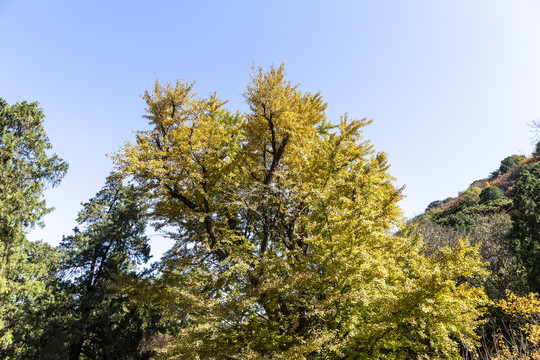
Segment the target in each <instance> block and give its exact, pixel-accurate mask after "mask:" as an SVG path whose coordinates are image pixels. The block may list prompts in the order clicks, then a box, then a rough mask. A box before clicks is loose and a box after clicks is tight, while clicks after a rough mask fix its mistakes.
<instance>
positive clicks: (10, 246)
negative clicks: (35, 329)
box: [0, 99, 67, 359]
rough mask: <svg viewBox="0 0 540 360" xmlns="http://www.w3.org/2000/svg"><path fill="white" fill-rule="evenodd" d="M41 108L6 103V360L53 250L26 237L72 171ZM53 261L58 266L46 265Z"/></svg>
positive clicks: (0, 319)
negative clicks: (50, 193)
mask: <svg viewBox="0 0 540 360" xmlns="http://www.w3.org/2000/svg"><path fill="white" fill-rule="evenodd" d="M43 118H44V115H43V112H42V110H41V109H39V108H38V104H37V103H27V102H19V103H16V104H15V105H12V106H9V105H8V104H7V102H6V101H5V100H3V99H0V358H3V359H10V358H11V356H14V355H13V354H15V353H16V351H17V350H18V349H16V348H15V347H14V344H13V342H14V334H13V332H14V330H15V329H17V328H18V327H20V326H21V325H22V324H20V323H19V319H20V315H21V311H23V309H24V308H25V307H27V306H32V304H33V303H34V301H36V299H37V298H39V297H40V296H42V295H43V293H44V291H46V289H45V282H44V279H46V278H47V277H48V271H49V269H48V265H50V266H51V267H52V268H54V266H53V263H54V262H55V261H56V260H53V259H52V258H54V256H53V255H51V254H49V255H51V256H52V258H51V257H49V255H47V253H48V248H47V247H46V246H41V245H40V244H37V243H31V242H29V241H27V240H26V237H25V235H26V232H27V231H28V229H30V228H32V227H33V226H35V225H39V224H40V223H39V221H40V219H41V217H42V216H43V215H45V214H46V213H48V212H49V211H50V209H48V208H47V206H46V204H45V200H43V191H44V190H45V189H46V188H47V187H48V186H55V185H57V184H58V183H59V182H60V180H61V179H62V177H63V176H64V174H65V172H66V170H67V164H66V163H65V162H63V161H62V160H61V159H60V158H59V157H58V156H56V155H54V154H53V155H51V154H49V150H50V149H51V147H52V146H51V144H50V142H49V139H48V138H47V135H46V133H45V131H44V129H43V125H42V120H43ZM45 259H51V261H52V263H50V262H48V261H45Z"/></svg>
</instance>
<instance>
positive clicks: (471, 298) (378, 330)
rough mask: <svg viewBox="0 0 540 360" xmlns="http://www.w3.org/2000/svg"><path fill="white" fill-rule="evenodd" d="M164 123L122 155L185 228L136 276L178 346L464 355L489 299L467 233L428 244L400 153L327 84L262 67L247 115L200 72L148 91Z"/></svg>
mask: <svg viewBox="0 0 540 360" xmlns="http://www.w3.org/2000/svg"><path fill="white" fill-rule="evenodd" d="M143 97H144V99H145V100H146V102H147V104H148V108H147V111H148V116H147V118H148V119H149V120H150V123H151V125H152V129H151V130H149V131H145V132H140V133H138V136H137V142H136V143H135V144H126V145H125V146H124V147H123V149H122V150H121V151H120V152H119V153H118V154H116V155H115V156H114V159H115V162H116V165H117V168H118V172H119V173H121V174H122V175H123V176H132V177H134V178H135V179H136V180H138V181H139V183H140V184H141V187H142V188H144V189H146V191H147V194H148V197H149V199H150V200H152V202H153V212H152V216H153V219H154V221H155V222H156V223H157V224H158V225H160V226H163V227H167V228H168V229H170V228H176V230H175V231H174V232H173V233H172V234H171V236H172V237H173V238H174V239H175V240H176V243H175V245H174V246H173V248H172V249H171V250H170V251H169V252H168V253H167V254H166V256H165V257H164V258H163V260H162V261H161V264H160V275H159V276H156V277H154V278H151V279H148V280H145V281H143V282H141V283H136V284H129V282H128V283H127V284H125V285H124V288H125V291H129V292H130V293H131V294H132V295H133V297H134V299H136V301H138V302H139V303H140V304H145V305H146V306H149V307H151V308H152V309H154V310H155V311H156V312H158V313H159V314H161V317H162V322H163V324H164V325H165V326H167V327H168V329H169V332H170V335H171V336H170V338H169V342H168V343H167V345H166V346H163V347H161V348H159V349H156V350H157V351H158V357H159V358H162V359H180V358H181V359H199V358H201V359H202V358H204V359H308V358H309V359H315V358H316V359H334V358H336V359H337V358H342V357H348V358H355V359H373V358H381V359H382V358H387V359H406V358H408V357H409V354H410V353H411V352H414V353H417V354H421V353H426V352H427V350H430V351H435V352H437V353H440V354H443V355H444V356H445V357H446V358H457V356H458V355H457V343H456V341H455V339H460V340H461V341H467V339H469V340H470V341H471V343H470V345H471V346H473V345H474V344H473V343H474V339H475V334H474V331H473V330H474V327H475V326H476V324H477V323H478V318H479V316H480V314H481V312H482V308H481V307H482V305H483V304H484V303H485V301H486V298H485V295H484V293H483V291H482V289H479V288H475V287H473V286H471V285H470V284H469V283H467V282H464V281H461V282H458V279H463V278H464V277H474V276H482V275H483V274H484V268H483V264H482V263H481V262H480V261H479V260H478V250H477V249H476V248H472V247H470V246H468V245H467V244H465V243H464V242H462V243H460V245H459V246H458V247H457V248H456V249H452V250H443V251H439V252H437V253H435V254H433V255H432V256H430V257H426V256H424V255H423V253H422V250H421V249H422V241H421V239H420V238H419V237H416V236H412V235H410V232H409V231H408V230H407V229H404V230H403V232H404V235H403V236H394V235H391V233H392V232H394V231H395V230H396V229H398V228H400V227H401V226H402V215H401V210H400V209H399V207H398V201H399V200H400V199H401V197H402V195H401V189H400V188H398V187H396V186H395V185H394V179H393V178H392V177H391V176H390V175H389V173H388V168H389V164H388V162H387V157H386V155H385V154H384V153H377V152H375V151H374V150H373V147H372V145H371V144H369V142H367V141H364V140H363V138H362V130H363V127H364V126H366V125H367V124H369V123H370V121H368V120H366V119H362V120H350V119H348V117H347V116H343V117H342V118H341V120H340V121H339V123H337V124H336V125H332V124H331V123H330V122H328V121H327V119H326V114H325V109H326V103H325V102H324V101H323V99H322V97H321V95H320V94H310V93H303V92H301V91H300V90H299V87H298V86H297V85H292V84H291V83H290V82H289V81H287V80H286V79H285V70H284V66H283V65H282V66H280V67H277V68H276V67H272V68H271V69H270V70H269V71H263V70H262V69H257V70H255V71H254V73H253V74H252V79H251V83H250V84H249V85H248V87H247V90H246V92H245V94H244V97H245V100H246V103H247V104H248V106H249V109H250V110H249V112H247V113H246V114H239V113H234V114H233V113H231V112H230V111H228V110H226V109H224V108H223V106H224V104H225V103H224V102H223V101H221V100H219V99H218V98H217V96H216V95H215V94H214V95H212V96H210V97H209V98H206V99H197V98H196V97H195V94H194V93H193V92H192V84H189V83H186V82H182V81H179V82H178V83H177V84H176V85H175V86H173V85H170V84H165V85H160V84H158V83H156V86H155V89H154V91H153V92H151V93H149V92H147V93H145V95H144V96H143Z"/></svg>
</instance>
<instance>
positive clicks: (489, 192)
mask: <svg viewBox="0 0 540 360" xmlns="http://www.w3.org/2000/svg"><path fill="white" fill-rule="evenodd" d="M503 196H504V195H503V191H502V190H501V189H499V188H498V187H497V186H489V187H487V188H485V189H484V190H482V192H481V193H480V204H485V203H488V202H491V201H493V200H497V199H499V198H501V197H503Z"/></svg>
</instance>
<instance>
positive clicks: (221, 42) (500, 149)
mask: <svg viewBox="0 0 540 360" xmlns="http://www.w3.org/2000/svg"><path fill="white" fill-rule="evenodd" d="M539 4H540V3H539V2H537V1H526V0H511V1H508V0H447V1H443V0H441V1H433V0H408V1H403V0H393V1H385V0H372V1H367V0H366V1H363V0H355V1H339V0H334V1H316V0H309V1H294V0H288V1H254V0H252V1H232V0H231V1H217V0H216V1H204V0H199V1H134V0H131V1H101V0H97V1H67V0H66V1H55V0H51V1H38V0H27V1H15V0H12V1H10V0H7V1H6V0H0V39H1V43H0V49H1V50H0V97H2V98H4V99H6V100H7V101H8V103H10V104H12V103H14V102H16V101H20V100H27V101H38V102H39V103H40V104H41V107H42V108H43V109H44V111H45V114H46V119H45V123H44V126H45V129H46V131H47V133H48V135H49V138H50V140H51V142H52V144H53V147H54V151H55V152H56V153H57V154H58V155H59V156H60V157H62V158H63V159H65V160H66V161H67V162H69V165H70V169H69V172H68V174H67V176H66V177H65V179H64V181H63V182H62V184H61V185H60V186H59V187H58V188H56V189H53V190H50V191H48V192H47V194H46V197H47V201H48V204H49V205H51V206H54V207H55V208H56V210H55V211H54V212H53V213H51V214H50V215H47V216H46V217H45V218H44V221H45V224H46V226H45V227H44V228H43V229H38V230H35V231H33V232H31V233H30V235H29V236H30V238H31V239H44V240H45V241H48V242H50V243H53V244H57V243H58V242H59V241H60V240H61V238H62V235H69V234H71V229H72V228H73V227H74V226H75V225H76V223H75V217H76V215H77V212H78V211H79V210H80V203H81V202H85V201H87V200H88V199H89V198H91V197H92V196H93V195H94V194H95V193H96V192H97V191H99V189H100V188H101V187H102V185H103V183H104V179H105V177H106V176H107V174H108V173H109V172H110V171H111V170H112V168H113V166H112V163H111V161H110V160H109V159H108V158H107V157H106V154H110V153H112V152H115V151H116V150H118V148H119V146H120V145H121V144H122V143H123V142H125V141H126V140H132V139H133V133H132V131H133V130H144V129H146V128H147V122H146V120H145V119H143V118H142V115H143V114H144V103H143V101H142V100H141V98H140V96H139V95H140V94H141V93H143V92H144V90H145V89H150V88H152V86H153V84H154V81H155V80H156V79H159V80H160V81H168V82H174V81H176V79H179V78H183V79H185V80H189V81H197V87H196V89H197V91H198V92H199V94H201V95H202V96H207V95H208V94H209V93H210V92H213V91H217V92H218V95H220V96H221V97H222V98H223V99H228V100H230V102H229V107H230V108H231V109H232V110H236V109H244V108H245V105H244V104H243V99H242V96H241V94H242V93H243V92H244V89H245V86H246V85H247V83H248V81H249V73H250V69H251V66H252V64H255V65H256V66H262V67H264V68H267V67H268V66H269V65H271V64H276V65H279V64H280V63H281V62H283V61H284V62H285V63H286V68H287V72H288V75H289V77H290V79H291V80H292V81H293V82H295V83H300V84H301V89H303V90H306V91H311V92H318V91H321V92H322V94H323V96H324V98H325V99H326V101H328V104H329V106H328V112H327V114H328V118H329V119H330V120H333V121H335V120H338V119H339V116H340V115H341V114H343V113H345V112H347V113H348V114H349V116H350V117H352V118H363V117H367V118H370V119H374V120H375V122H374V123H373V124H372V125H370V126H369V127H368V128H367V129H366V132H365V135H366V138H368V139H370V140H371V141H372V143H373V144H374V145H375V148H376V149H377V150H379V151H384V152H386V153H388V155H389V159H390V163H391V165H392V167H391V173H392V174H393V175H394V176H395V177H396V178H397V184H399V185H406V190H405V194H406V196H407V197H406V199H405V200H403V201H402V203H401V206H402V208H403V210H404V213H405V215H406V216H407V217H411V216H414V215H417V214H419V213H421V212H422V211H423V210H424V208H425V207H426V206H427V205H428V204H429V203H430V202H431V201H433V200H437V199H444V198H446V197H449V196H455V195H457V192H458V191H460V190H464V189H465V188H466V187H467V186H468V185H469V184H470V183H471V182H473V181H474V180H476V179H480V178H484V177H486V176H487V175H489V173H490V172H491V171H493V170H495V169H497V168H498V166H499V163H500V161H501V160H502V159H503V158H504V157H506V156H508V155H511V154H525V155H528V154H529V153H530V152H531V151H532V145H531V139H530V137H531V133H530V131H529V128H528V126H527V123H528V122H530V121H531V120H533V119H536V118H538V117H540V5H539ZM152 239H153V241H152V246H153V250H154V253H155V254H157V255H159V254H160V253H161V252H162V251H163V250H164V249H166V247H167V246H168V242H167V241H165V240H163V239H161V237H159V236H154V237H152Z"/></svg>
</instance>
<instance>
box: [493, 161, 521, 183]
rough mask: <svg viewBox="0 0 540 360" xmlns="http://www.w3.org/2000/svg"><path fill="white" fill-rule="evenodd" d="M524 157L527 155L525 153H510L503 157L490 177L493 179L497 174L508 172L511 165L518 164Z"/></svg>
mask: <svg viewBox="0 0 540 360" xmlns="http://www.w3.org/2000/svg"><path fill="white" fill-rule="evenodd" d="M526 158H527V157H526V156H525V155H510V156H507V157H505V158H504V159H503V160H502V161H501V165H500V166H499V169H498V170H496V171H494V172H493V173H492V174H491V178H492V179H494V178H496V177H497V176H499V175H502V174H505V173H507V172H509V171H510V170H511V169H512V167H513V166H515V165H519V163H520V162H522V161H523V160H525V159H526Z"/></svg>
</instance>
